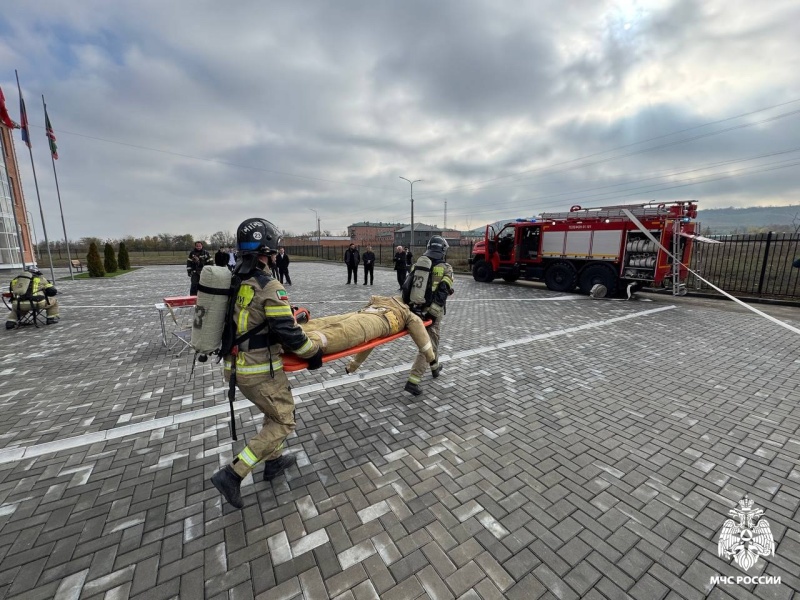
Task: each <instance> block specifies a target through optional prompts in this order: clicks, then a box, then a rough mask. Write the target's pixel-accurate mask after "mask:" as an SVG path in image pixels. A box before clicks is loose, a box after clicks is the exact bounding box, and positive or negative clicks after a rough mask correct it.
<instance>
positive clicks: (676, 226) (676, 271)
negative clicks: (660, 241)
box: [672, 219, 686, 296]
mask: <svg viewBox="0 0 800 600" xmlns="http://www.w3.org/2000/svg"><path fill="white" fill-rule="evenodd" d="M681 225H682V222H681V219H673V220H672V295H673V296H685V295H686V284H683V283H681V259H682V258H683V252H682V251H681Z"/></svg>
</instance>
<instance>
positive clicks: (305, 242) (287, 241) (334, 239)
mask: <svg viewBox="0 0 800 600" xmlns="http://www.w3.org/2000/svg"><path fill="white" fill-rule="evenodd" d="M351 242H352V240H351V239H350V238H349V237H347V236H343V235H323V236H321V237H319V238H318V237H317V236H315V235H311V236H303V237H286V238H283V241H282V243H283V245H284V246H286V247H287V248H289V247H292V246H322V247H323V248H327V247H337V248H339V247H347V246H349V245H350V243H351Z"/></svg>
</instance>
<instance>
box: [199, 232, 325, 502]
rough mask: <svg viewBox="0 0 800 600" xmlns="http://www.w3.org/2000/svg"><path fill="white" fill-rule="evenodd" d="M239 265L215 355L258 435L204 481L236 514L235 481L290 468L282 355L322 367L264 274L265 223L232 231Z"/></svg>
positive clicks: (277, 287)
mask: <svg viewBox="0 0 800 600" xmlns="http://www.w3.org/2000/svg"><path fill="white" fill-rule="evenodd" d="M236 238H237V246H238V251H239V254H238V256H239V258H238V260H237V262H236V266H235V267H234V270H233V281H234V283H236V282H239V283H238V286H236V287H238V290H237V291H236V294H235V295H234V296H231V299H230V303H231V309H230V310H229V318H228V317H226V323H225V332H224V333H223V341H222V348H221V350H220V355H221V356H222V358H223V360H224V365H225V368H224V375H225V380H226V381H228V382H230V383H231V385H235V386H236V387H237V388H238V389H239V391H241V392H242V394H243V395H244V397H245V398H247V399H248V400H249V401H250V402H252V403H253V404H255V405H256V406H257V407H258V409H259V410H260V411H261V412H262V413H263V414H264V421H263V425H262V427H261V430H260V431H259V432H258V433H257V434H256V435H255V436H254V437H252V438H251V439H250V440H249V441H248V442H247V446H245V448H244V450H242V451H241V452H240V453H239V454H238V455H237V456H236V457H235V458H234V459H233V462H232V463H231V464H229V465H228V466H226V467H225V468H224V469H221V470H219V471H217V472H216V473H215V474H214V475H213V476H212V477H211V482H212V483H213V484H214V486H215V487H216V488H217V489H218V490H219V491H220V493H221V494H222V495H223V496H224V497H225V499H226V500H227V501H228V502H229V503H230V504H231V505H232V506H234V507H236V508H242V506H243V505H244V504H243V502H242V495H241V490H240V486H241V483H242V480H243V479H244V478H245V477H246V476H247V475H248V474H249V473H250V472H251V471H253V470H254V469H255V468H256V465H257V464H258V463H259V462H262V461H263V462H264V473H263V477H264V480H265V481H271V480H272V479H274V478H275V477H277V476H278V475H280V474H281V473H283V472H284V471H285V470H286V468H287V467H289V466H291V465H292V464H294V462H295V459H294V457H293V456H291V455H287V456H283V455H282V452H283V448H284V441H285V440H286V438H287V437H288V436H289V434H291V433H292V431H294V428H295V420H294V398H293V397H292V392H291V388H290V386H289V380H288V378H287V376H286V374H285V373H284V372H283V363H282V361H281V348H282V347H283V348H286V349H288V350H290V351H291V352H293V353H295V354H297V355H298V356H300V357H302V358H304V359H306V360H308V368H309V369H318V368H319V367H321V366H322V350H321V349H320V348H318V347H317V345H316V344H315V343H314V342H312V341H311V340H309V339H308V337H306V334H305V333H303V330H302V329H301V328H300V326H299V325H298V324H297V323H296V322H295V319H294V316H293V315H292V308H291V306H289V300H288V295H287V293H286V290H284V289H283V286H282V285H281V284H280V283H279V282H278V281H277V280H275V279H273V278H272V277H271V276H270V275H269V272H268V271H266V270H265V269H267V263H268V257H269V256H270V255H271V254H273V253H274V251H275V248H277V247H278V245H279V244H280V234H279V233H278V229H277V228H276V227H275V226H274V225H273V224H272V223H270V222H269V221H266V220H264V219H258V218H255V219H248V220H246V221H244V222H243V223H242V224H241V225H240V226H239V228H238V230H237V232H236Z"/></svg>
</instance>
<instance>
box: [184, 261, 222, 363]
mask: <svg viewBox="0 0 800 600" xmlns="http://www.w3.org/2000/svg"><path fill="white" fill-rule="evenodd" d="M230 289H231V272H230V271H229V270H228V268H227V267H212V266H206V267H203V270H202V271H201V272H200V285H199V286H198V287H197V304H195V307H194V320H193V322H192V342H191V345H192V348H193V349H194V351H195V352H197V353H198V354H211V353H212V352H214V351H215V350H217V349H219V347H220V344H221V343H222V329H223V328H224V326H225V312H226V311H227V308H228V297H229V294H230Z"/></svg>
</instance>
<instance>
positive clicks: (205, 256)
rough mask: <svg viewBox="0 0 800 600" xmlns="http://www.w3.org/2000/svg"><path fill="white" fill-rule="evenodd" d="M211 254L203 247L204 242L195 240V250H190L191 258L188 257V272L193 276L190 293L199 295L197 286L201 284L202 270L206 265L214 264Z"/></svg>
mask: <svg viewBox="0 0 800 600" xmlns="http://www.w3.org/2000/svg"><path fill="white" fill-rule="evenodd" d="M213 262H214V261H213V260H212V259H211V255H210V254H209V253H208V250H206V249H205V248H203V242H195V243H194V250H192V251H191V252H189V258H187V259H186V274H187V275H188V276H189V277H190V278H191V280H192V283H191V285H190V286H189V295H190V296H197V286H198V285H199V284H200V271H202V270H203V267H205V266H206V265H210V264H213Z"/></svg>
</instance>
